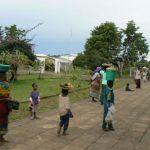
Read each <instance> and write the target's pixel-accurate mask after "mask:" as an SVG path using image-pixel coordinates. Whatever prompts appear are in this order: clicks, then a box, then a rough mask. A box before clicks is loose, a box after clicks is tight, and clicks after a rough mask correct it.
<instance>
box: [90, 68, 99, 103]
mask: <svg viewBox="0 0 150 150" xmlns="http://www.w3.org/2000/svg"><path fill="white" fill-rule="evenodd" d="M100 70H101V67H97V68H96V70H95V71H94V73H93V76H92V77H91V89H90V97H92V102H97V100H96V99H99V94H100V75H99V71H100Z"/></svg>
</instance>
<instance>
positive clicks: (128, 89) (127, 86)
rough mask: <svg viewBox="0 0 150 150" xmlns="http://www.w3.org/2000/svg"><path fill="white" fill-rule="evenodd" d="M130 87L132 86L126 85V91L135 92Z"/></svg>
mask: <svg viewBox="0 0 150 150" xmlns="http://www.w3.org/2000/svg"><path fill="white" fill-rule="evenodd" d="M129 86H130V84H129V83H127V84H126V88H125V91H134V90H131V89H130V87H129Z"/></svg>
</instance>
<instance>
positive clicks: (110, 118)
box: [105, 111, 113, 123]
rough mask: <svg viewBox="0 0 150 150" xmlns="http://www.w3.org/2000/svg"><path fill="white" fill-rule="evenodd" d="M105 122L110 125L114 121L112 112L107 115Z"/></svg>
mask: <svg viewBox="0 0 150 150" xmlns="http://www.w3.org/2000/svg"><path fill="white" fill-rule="evenodd" d="M105 121H106V122H107V123H110V122H112V121H113V117H112V113H111V112H110V111H108V113H107V115H106V118H105Z"/></svg>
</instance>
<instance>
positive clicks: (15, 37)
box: [0, 25, 36, 80]
mask: <svg viewBox="0 0 150 150" xmlns="http://www.w3.org/2000/svg"><path fill="white" fill-rule="evenodd" d="M29 31H30V30H27V31H26V30H24V29H19V28H17V26H16V25H12V26H9V27H5V28H4V29H3V28H2V27H0V53H2V55H3V56H4V55H5V54H6V55H7V53H8V54H9V56H11V57H12V59H14V62H10V64H11V65H12V66H11V67H12V77H11V79H12V80H17V68H18V64H19V65H20V63H16V62H17V61H20V60H21V59H24V58H25V56H26V57H27V58H28V59H29V60H31V61H34V60H35V59H36V56H35V55H34V51H33V44H32V43H31V41H32V39H28V38H26V35H27V33H28V32H29ZM3 52H4V53H3ZM19 52H20V53H19ZM17 57H20V58H17ZM25 59H26V58H25ZM6 62H7V63H8V62H9V59H8V58H7V60H6ZM29 62H30V61H29ZM22 63H23V64H24V62H23V61H22Z"/></svg>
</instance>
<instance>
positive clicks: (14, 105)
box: [8, 101, 20, 110]
mask: <svg viewBox="0 0 150 150" xmlns="http://www.w3.org/2000/svg"><path fill="white" fill-rule="evenodd" d="M19 105H20V103H19V102H18V101H8V108H9V109H10V110H12V109H14V110H18V109H19Z"/></svg>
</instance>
